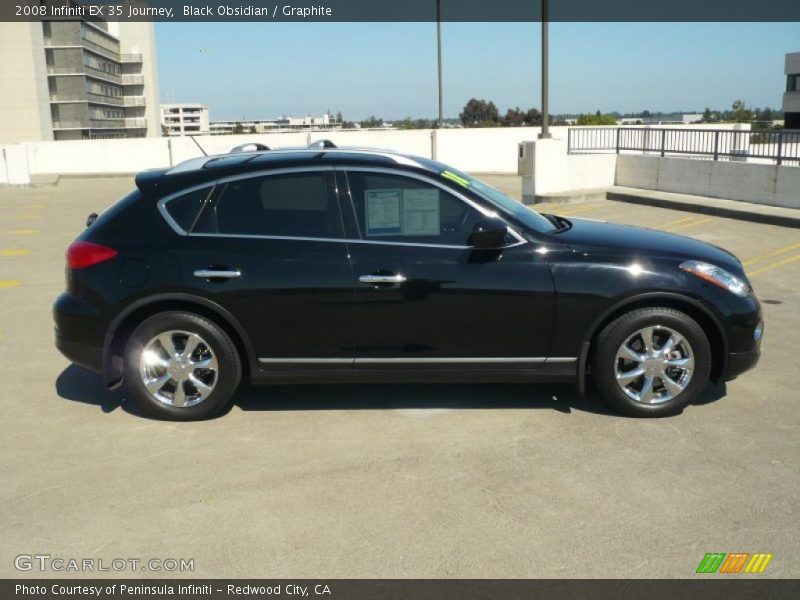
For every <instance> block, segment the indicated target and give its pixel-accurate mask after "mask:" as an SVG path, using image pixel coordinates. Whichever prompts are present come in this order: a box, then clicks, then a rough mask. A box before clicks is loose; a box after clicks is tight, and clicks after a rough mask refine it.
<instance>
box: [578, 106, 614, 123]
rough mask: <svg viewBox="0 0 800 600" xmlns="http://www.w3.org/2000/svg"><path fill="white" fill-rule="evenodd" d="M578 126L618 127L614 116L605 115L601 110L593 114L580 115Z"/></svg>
mask: <svg viewBox="0 0 800 600" xmlns="http://www.w3.org/2000/svg"><path fill="white" fill-rule="evenodd" d="M577 124H578V125H616V124H617V119H616V117H615V116H614V115H604V114H602V113H601V112H600V111H599V110H598V111H597V112H596V113H595V114H593V115H589V114H583V115H578V121H577Z"/></svg>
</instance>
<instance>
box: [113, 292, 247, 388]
mask: <svg viewBox="0 0 800 600" xmlns="http://www.w3.org/2000/svg"><path fill="white" fill-rule="evenodd" d="M174 310H181V311H186V312H192V313H195V314H198V315H200V316H203V317H205V318H207V319H209V320H211V321H213V322H214V323H215V324H216V325H218V326H219V327H221V328H222V330H223V331H225V333H227V334H228V336H229V337H230V338H231V341H232V342H233V344H234V346H235V347H236V350H237V352H238V353H239V356H240V358H241V360H242V370H243V375H244V376H245V377H249V376H250V374H251V373H252V372H253V370H254V369H255V368H256V365H255V352H254V351H253V347H252V344H251V342H250V338H249V337H248V336H247V333H246V331H245V329H244V327H242V325H241V323H239V321H238V320H237V319H236V317H234V316H233V315H232V314H231V313H230V312H228V311H227V310H226V309H224V308H223V307H221V306H220V305H219V304H217V303H215V302H212V301H211V300H208V299H207V298H203V297H201V296H195V295H193V294H182V293H176V294H157V295H154V296H149V297H147V298H142V299H140V300H138V301H135V302H132V303H131V304H129V305H128V306H126V307H125V309H123V310H122V311H121V312H120V313H119V314H118V315H117V316H116V317H115V318H114V320H113V321H112V322H111V325H110V326H109V328H108V332H107V333H106V336H105V340H104V343H103V378H104V380H105V383H106V385H107V386H108V387H109V388H115V387H117V386H119V385H120V384H121V383H122V354H123V351H124V348H125V344H126V342H127V341H128V338H129V337H130V335H131V333H133V331H134V329H136V327H137V326H138V325H139V324H140V323H141V322H142V321H143V320H145V319H147V318H148V317H151V316H153V315H155V314H158V313H161V312H167V311H174Z"/></svg>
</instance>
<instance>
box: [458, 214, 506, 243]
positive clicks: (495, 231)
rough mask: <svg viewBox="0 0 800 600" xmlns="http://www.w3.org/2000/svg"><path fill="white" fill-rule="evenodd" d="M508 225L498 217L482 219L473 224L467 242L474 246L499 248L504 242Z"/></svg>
mask: <svg viewBox="0 0 800 600" xmlns="http://www.w3.org/2000/svg"><path fill="white" fill-rule="evenodd" d="M507 235H508V226H507V225H506V224H505V223H504V222H503V221H501V220H500V219H483V220H481V221H478V222H477V223H476V224H475V227H474V229H473V230H472V233H471V234H470V236H469V238H468V239H467V244H469V245H470V246H474V247H475V248H481V249H488V248H499V247H501V246H503V245H504V244H505V242H506V236H507Z"/></svg>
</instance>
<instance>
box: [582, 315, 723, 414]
mask: <svg viewBox="0 0 800 600" xmlns="http://www.w3.org/2000/svg"><path fill="white" fill-rule="evenodd" d="M710 372H711V347H710V345H709V342H708V338H707V337H706V335H705V333H704V332H703V329H702V327H700V325H698V324H697V322H696V321H695V320H694V319H692V318H691V317H690V316H689V315H687V314H685V313H682V312H680V311H678V310H674V309H671V308H642V309H638V310H634V311H632V312H630V313H627V314H625V315H622V316H621V317H619V318H617V319H616V320H614V321H612V322H611V323H609V324H608V325H607V326H606V327H605V328H604V329H603V331H602V332H601V333H600V335H599V336H598V338H597V344H596V350H595V353H594V359H593V363H592V377H593V379H594V382H595V385H596V386H597V388H598V390H599V391H600V393H601V395H602V397H603V399H604V400H605V401H606V402H608V403H609V404H610V405H611V406H613V407H614V408H616V409H617V410H619V411H620V412H622V413H624V414H626V415H631V416H635V417H661V416H667V415H673V414H676V413H679V412H681V411H682V410H683V409H684V407H686V406H687V405H688V404H690V403H691V402H693V401H694V400H696V399H697V398H698V396H699V395H700V394H701V393H702V392H703V390H704V389H705V387H706V385H707V383H708V378H709V374H710Z"/></svg>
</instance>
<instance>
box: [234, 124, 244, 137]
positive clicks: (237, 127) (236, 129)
mask: <svg viewBox="0 0 800 600" xmlns="http://www.w3.org/2000/svg"><path fill="white" fill-rule="evenodd" d="M243 133H244V127H243V126H242V124H241V123H237V124H236V125H235V126H234V127H233V135H241V134H243Z"/></svg>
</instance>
